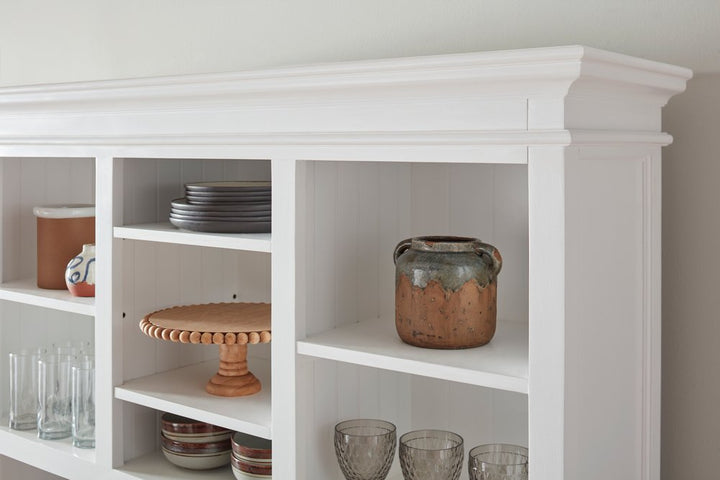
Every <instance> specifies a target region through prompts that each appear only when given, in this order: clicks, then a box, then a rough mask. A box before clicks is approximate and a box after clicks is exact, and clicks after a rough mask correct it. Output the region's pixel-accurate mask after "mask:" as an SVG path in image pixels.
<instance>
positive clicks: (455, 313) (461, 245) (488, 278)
mask: <svg viewBox="0 0 720 480" xmlns="http://www.w3.org/2000/svg"><path fill="white" fill-rule="evenodd" d="M394 259H395V327H396V328H397V332H398V335H400V338H401V339H402V341H403V342H405V343H408V344H410V345H415V346H418V347H425V348H445V349H457V348H470V347H477V346H480V345H484V344H486V343H488V342H489V341H490V340H491V339H492V337H493V335H494V334H495V323H496V312H497V275H498V273H500V269H501V267H502V257H501V256H500V252H499V251H498V250H497V249H496V248H495V247H493V246H492V245H488V244H486V243H483V242H481V241H480V240H478V239H476V238H468V237H416V238H412V239H407V240H403V241H402V242H400V243H399V244H398V245H397V247H395V253H394Z"/></svg>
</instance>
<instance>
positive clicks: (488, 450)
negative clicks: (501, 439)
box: [468, 443, 528, 480]
mask: <svg viewBox="0 0 720 480" xmlns="http://www.w3.org/2000/svg"><path fill="white" fill-rule="evenodd" d="M468 472H469V473H470V480H527V478H528V449H527V448H525V447H521V446H519V445H508V444H505V443H492V444H488V445H479V446H477V447H475V448H473V449H472V450H470V453H469V454H468Z"/></svg>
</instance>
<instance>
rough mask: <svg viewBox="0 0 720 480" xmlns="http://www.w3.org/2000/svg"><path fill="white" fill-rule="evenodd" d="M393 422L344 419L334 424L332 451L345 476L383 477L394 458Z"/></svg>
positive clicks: (377, 479) (350, 479) (349, 479)
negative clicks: (333, 445)
mask: <svg viewBox="0 0 720 480" xmlns="http://www.w3.org/2000/svg"><path fill="white" fill-rule="evenodd" d="M395 430H396V429H395V425H393V424H392V423H390V422H386V421H384V420H369V419H358V420H347V421H345V422H340V423H338V424H337V425H335V441H334V443H335V455H336V456H337V459H338V464H340V470H342V472H343V475H345V478H346V479H347V480H384V479H385V477H386V476H387V474H388V471H389V470H390V466H391V465H392V462H393V460H394V459H395V446H396V444H397V440H396V434H395Z"/></svg>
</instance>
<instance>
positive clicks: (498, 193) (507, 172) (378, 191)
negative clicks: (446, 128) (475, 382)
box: [299, 162, 528, 479]
mask: <svg viewBox="0 0 720 480" xmlns="http://www.w3.org/2000/svg"><path fill="white" fill-rule="evenodd" d="M304 189H305V195H306V198H305V201H304V204H305V205H307V209H306V211H305V212H303V218H305V221H306V222H307V224H306V225H307V226H306V228H305V230H306V232H307V236H308V239H307V241H306V242H305V245H306V249H307V250H306V252H304V253H305V255H306V262H307V263H306V265H307V271H306V272H305V274H306V276H305V278H306V281H305V286H304V290H305V292H306V295H307V302H306V305H307V312H306V315H305V318H306V324H307V326H306V332H305V334H306V336H312V335H314V334H318V333H321V332H323V331H326V330H330V329H333V328H335V327H338V326H341V325H346V324H349V323H356V322H361V321H363V320H368V319H372V318H382V319H383V320H384V321H387V322H394V308H395V307H394V302H395V297H394V292H395V285H394V281H395V280H394V279H395V276H394V264H393V260H392V253H393V249H394V247H395V245H396V244H397V243H398V242H399V241H400V240H402V239H404V238H408V237H412V236H418V235H448V234H450V235H459V236H472V237H478V238H481V239H482V240H483V241H486V242H488V243H491V244H493V245H495V246H496V247H497V248H498V249H499V250H500V251H501V253H502V255H503V259H504V265H503V270H502V272H501V273H500V276H499V280H498V285H499V287H498V322H499V323H503V322H517V323H521V324H523V323H524V324H527V320H528V316H527V315H528V314H527V307H528V305H527V298H528V292H527V288H528V286H527V284H528V263H527V262H528V234H527V215H528V204H527V169H526V167H525V166H522V165H467V164H460V165H440V164H377V163H350V162H348V163H343V162H332V163H330V162H308V165H307V177H306V185H304ZM480 348H482V347H480ZM303 365H305V366H304V368H305V370H306V372H305V375H306V378H307V379H308V381H310V382H311V383H312V388H311V390H312V393H311V394H309V395H310V396H311V397H312V399H307V402H308V404H309V407H308V410H310V411H308V412H304V413H303V417H305V415H307V417H305V418H303V420H302V422H303V424H306V427H305V429H306V431H307V437H306V438H305V439H301V440H300V441H299V444H301V445H303V444H305V445H310V446H312V447H309V448H308V451H307V452H306V455H308V457H307V460H306V472H305V475H306V478H307V479H335V478H342V477H341V476H340V473H339V469H338V467H337V462H336V460H335V454H334V451H333V448H332V435H333V426H334V425H335V424H336V423H337V422H338V421H341V420H345V419H350V418H382V419H385V420H389V421H391V422H393V423H395V425H396V426H397V427H398V434H402V433H405V432H407V431H410V430H414V429H421V428H436V429H448V430H451V431H454V432H456V433H459V434H460V435H461V436H463V437H464V438H465V440H466V442H467V445H468V446H472V445H478V444H480V443H488V442H497V441H506V442H510V443H516V444H522V445H527V431H528V418H527V396H526V395H522V394H517V393H512V392H504V391H500V390H493V389H488V388H482V387H476V386H472V385H465V384H460V383H454V382H449V381H445V380H441V379H431V378H425V377H421V376H417V375H409V374H403V373H395V372H391V371H389V370H383V369H377V368H369V367H363V366H359V365H351V364H346V363H341V362H334V361H328V360H308V361H307V362H306V363H303ZM388 368H391V366H390V365H388ZM308 417H309V418H308ZM300 456H302V454H300ZM394 468H395V469H398V468H399V463H396V464H395V465H394ZM463 475H464V477H463V478H467V477H466V475H467V474H466V473H463Z"/></svg>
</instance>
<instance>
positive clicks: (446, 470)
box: [400, 430, 464, 480]
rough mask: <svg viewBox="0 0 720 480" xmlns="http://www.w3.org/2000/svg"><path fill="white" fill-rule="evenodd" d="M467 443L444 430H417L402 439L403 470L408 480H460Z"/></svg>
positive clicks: (401, 462)
mask: <svg viewBox="0 0 720 480" xmlns="http://www.w3.org/2000/svg"><path fill="white" fill-rule="evenodd" d="M463 454H464V452H463V439H462V437H461V436H460V435H458V434H456V433H452V432H446V431H444V430H416V431H414V432H408V433H406V434H405V435H403V436H402V437H400V467H402V472H403V477H404V478H405V480H457V479H458V478H460V472H461V470H462V463H463Z"/></svg>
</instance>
